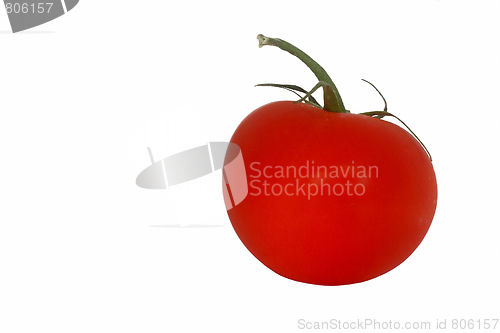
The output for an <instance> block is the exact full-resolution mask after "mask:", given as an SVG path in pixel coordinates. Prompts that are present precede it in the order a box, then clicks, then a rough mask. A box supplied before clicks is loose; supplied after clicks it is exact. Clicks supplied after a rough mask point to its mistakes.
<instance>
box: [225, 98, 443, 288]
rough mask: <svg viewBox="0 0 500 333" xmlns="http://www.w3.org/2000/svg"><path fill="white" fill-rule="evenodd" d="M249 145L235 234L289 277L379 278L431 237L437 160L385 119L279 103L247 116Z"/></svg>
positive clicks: (241, 135) (244, 143)
mask: <svg viewBox="0 0 500 333" xmlns="http://www.w3.org/2000/svg"><path fill="white" fill-rule="evenodd" d="M231 142H233V143H235V144H237V145H238V146H239V147H240V148H241V153H242V156H243V160H244V164H245V169H246V176H247V184H248V195H247V197H246V198H245V200H243V201H242V202H241V203H239V204H238V205H237V206H236V207H234V208H232V209H230V210H229V211H228V215H229V218H230V220H231V223H232V225H233V227H234V230H235V231H236V234H237V235H238V237H239V238H240V239H241V241H242V242H243V244H244V245H245V246H246V248H247V249H248V250H249V251H250V252H251V253H252V254H253V255H254V256H255V257H256V258H257V259H258V260H260V261H261V262H262V263H263V264H264V265H265V266H267V267H268V268H270V269H271V270H273V271H274V272H276V273H277V274H280V275H282V276H284V277H286V278H289V279H292V280H295V281H300V282H305V283H311V284H319V285H344V284H352V283H357V282H362V281H366V280H369V279H373V278H375V277H377V276H380V275H382V274H384V273H386V272H388V271H390V270H392V269H393V268H395V267H396V266H398V265H399V264H401V263H402V262H403V261H404V260H406V258H408V257H409V256H410V255H411V254H412V252H413V251H415V249H416V248H417V247H418V245H419V244H420V242H421V241H422V240H423V238H424V237H425V235H426V233H427V231H428V229H429V227H430V225H431V221H432V219H433V216H434V212H435V209H436V202H437V185H436V177H435V174H434V169H433V166H432V163H431V161H430V159H429V156H428V155H427V153H426V151H425V150H424V149H423V148H422V146H421V145H420V143H419V142H418V141H417V140H416V139H415V138H414V137H413V136H412V135H411V134H410V133H409V132H407V131H406V130H404V129H403V128H401V127H399V126H397V125H395V124H393V123H390V122H387V121H385V120H382V119H378V118H372V117H369V116H365V115H358V114H350V113H334V112H327V111H324V110H322V109H320V108H317V107H314V106H311V105H309V104H306V103H295V104H294V103H292V102H290V101H280V102H273V103H269V104H267V105H264V106H262V107H260V108H258V109H257V110H255V111H253V112H252V113H251V114H249V115H248V116H247V117H246V118H245V119H244V120H243V121H242V122H241V124H240V125H239V126H238V128H237V129H236V131H235V132H234V134H233V136H232V138H231Z"/></svg>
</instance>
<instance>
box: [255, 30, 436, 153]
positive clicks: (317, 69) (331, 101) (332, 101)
mask: <svg viewBox="0 0 500 333" xmlns="http://www.w3.org/2000/svg"><path fill="white" fill-rule="evenodd" d="M257 39H258V40H259V47H262V46H264V45H271V46H277V47H279V48H280V49H282V50H283V51H287V52H288V53H290V54H292V55H294V56H296V57H297V58H299V59H300V60H301V61H302V62H303V63H304V64H306V66H307V67H309V69H310V70H311V71H312V72H313V73H314V75H316V78H317V79H318V80H319V82H318V83H317V84H316V85H315V86H314V88H313V89H312V90H311V91H309V92H306V91H305V90H304V89H302V88H300V87H298V86H295V85H290V84H272V83H265V84H258V85H257V86H272V87H279V88H284V89H287V90H289V91H292V92H293V93H295V94H297V92H296V91H299V92H302V93H305V96H304V97H302V98H301V99H299V100H298V101H297V102H296V103H298V102H303V101H305V102H307V103H309V104H312V105H314V106H317V107H320V108H321V106H320V105H319V104H318V102H317V101H316V100H315V99H314V98H313V97H312V94H313V93H314V92H315V91H316V90H318V89H319V88H321V87H322V88H323V97H324V107H323V110H325V111H329V112H337V113H350V112H349V111H348V110H346V109H345V107H344V103H343V102H342V98H341V97H340V94H339V91H338V90H337V87H335V84H334V83H333V81H332V79H331V78H330V76H329V75H328V73H327V72H326V71H325V69H324V68H323V67H321V66H320V65H319V64H318V63H317V62H316V61H314V60H313V59H312V58H311V57H310V56H308V55H307V54H305V53H304V52H303V51H301V50H300V49H299V48H297V47H295V46H293V45H292V44H290V43H288V42H285V41H284V40H282V39H279V38H270V37H266V36H264V35H258V36H257ZM363 81H365V82H367V83H369V84H370V85H371V86H372V87H373V88H375V90H377V92H378V93H379V94H380V96H381V97H382V99H383V100H384V104H385V107H384V111H369V112H362V113H360V115H364V116H368V117H374V118H379V119H380V118H383V117H387V116H389V117H394V118H396V119H397V120H399V121H400V122H401V123H402V124H403V125H404V126H405V127H406V128H407V129H408V130H409V131H410V133H411V134H413V136H414V137H415V138H416V139H417V140H418V142H419V143H420V144H421V145H422V147H423V148H424V149H425V151H426V152H427V154H428V155H429V159H430V160H431V162H432V156H431V154H430V152H429V150H428V149H427V147H425V145H424V143H423V142H422V141H421V140H420V139H419V138H418V136H417V135H416V134H415V133H414V132H413V131H412V130H411V129H410V127H409V126H408V125H406V124H405V123H404V122H403V121H402V120H401V119H399V118H398V117H396V116H395V115H394V114H392V113H389V112H387V101H386V100H385V98H384V96H383V95H382V93H381V92H380V91H379V90H378V89H377V87H375V86H374V85H373V84H372V83H371V82H369V81H367V80H364V79H363ZM297 95H298V94H297ZM299 96H300V95H299Z"/></svg>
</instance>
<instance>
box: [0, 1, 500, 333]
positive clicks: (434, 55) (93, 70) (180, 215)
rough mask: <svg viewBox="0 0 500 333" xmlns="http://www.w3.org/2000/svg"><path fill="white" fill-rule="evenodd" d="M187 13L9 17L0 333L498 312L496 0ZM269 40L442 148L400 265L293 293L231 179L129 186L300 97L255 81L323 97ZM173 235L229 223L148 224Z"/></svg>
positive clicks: (213, 328) (212, 327) (168, 5)
mask: <svg viewBox="0 0 500 333" xmlns="http://www.w3.org/2000/svg"><path fill="white" fill-rule="evenodd" d="M173 3H174V2H173V1H139V2H137V1H123V0H121V1H118V0H107V1H87V0H82V1H81V2H80V4H78V5H77V7H75V8H74V9H73V10H72V11H70V12H69V13H68V14H66V15H64V16H62V17H60V18H59V19H56V20H54V21H52V22H49V23H47V24H45V25H42V26H39V27H36V28H34V29H31V30H29V31H26V32H23V33H19V34H12V33H11V32H10V31H9V30H10V25H9V22H8V19H7V15H6V14H5V12H4V11H1V10H0V30H1V32H2V33H1V34H0V66H1V67H0V112H1V118H0V148H1V150H0V152H1V155H0V159H1V163H0V168H1V169H0V170H1V172H0V196H1V198H0V332H5V333H11V332H65V333H67V332H141V333H142V332H148V333H154V332H165V333H166V332H238V333H239V332H296V331H307V330H300V329H299V328H298V320H299V319H305V320H306V321H311V322H312V321H328V320H330V319H338V320H342V321H350V320H357V319H361V320H364V319H365V318H369V319H374V320H375V319H376V320H378V321H380V322H382V321H387V322H388V321H389V320H391V321H392V322H395V321H398V322H400V323H404V322H406V321H410V322H414V321H417V322H420V321H429V322H431V324H432V327H433V329H434V328H435V326H436V320H440V321H443V320H445V319H446V320H447V328H448V331H453V330H452V329H451V324H452V323H451V321H452V320H453V319H489V318H500V301H499V296H500V287H499V281H500V269H499V259H498V257H499V254H500V237H499V234H500V213H499V199H500V195H499V186H500V177H499V171H498V170H499V169H500V168H499V167H500V159H499V154H498V153H499V147H498V144H499V141H500V140H499V126H500V125H499V124H500V110H499V109H500V108H499V105H500V103H499V99H500V96H499V95H500V62H499V59H500V47H499V45H500V44H499V42H500V38H499V34H498V33H499V31H500V23H499V20H498V14H499V13H500V2H498V1H452V0H441V1H430V0H429V1H347V0H346V1H307V2H304V1H302V2H296V1H247V2H244V3H243V2H239V1H176V2H175V3H176V4H173ZM259 33H262V34H264V35H266V36H270V37H277V38H282V39H284V40H287V41H289V42H291V43H292V44H294V45H296V46H298V47H300V48H301V49H302V50H304V51H306V52H307V53H308V54H309V55H311V56H312V57H313V58H315V60H317V61H318V62H319V63H320V64H321V65H322V66H323V67H324V68H325V69H327V70H328V72H329V74H330V76H331V77H332V78H333V80H334V82H335V83H336V85H337V87H338V89H339V91H340V93H341V95H342V97H343V99H344V103H345V105H346V107H347V108H348V109H350V110H351V112H353V113H358V112H363V111H373V110H381V109H382V108H383V102H382V100H381V98H380V97H379V96H378V94H377V93H376V91H375V90H374V89H373V88H371V87H370V86H369V85H368V84H367V83H365V82H363V81H361V79H367V80H369V81H371V82H372V83H374V84H375V85H376V86H377V87H378V88H379V89H380V90H381V91H382V93H383V94H384V95H385V97H386V99H387V100H388V104H389V111H390V112H393V113H395V114H396V115H398V116H399V117H401V118H402V119H404V120H405V122H406V123H407V124H409V125H410V127H411V128H412V129H413V130H414V131H415V132H416V133H417V134H418V135H419V137H420V139H422V141H423V142H424V143H425V144H426V146H427V147H428V149H429V150H430V152H431V153H432V155H433V158H434V162H433V164H434V167H435V171H436V175H437V180H438V189H439V198H438V207H437V211H436V215H435V218H434V221H433V224H432V226H431V228H430V230H429V232H428V234H427V236H426V238H425V239H424V241H423V242H422V244H421V245H420V247H419V248H418V249H417V250H416V251H415V253H414V254H413V255H412V256H411V257H410V258H409V259H408V260H407V261H405V262H404V263H403V264H402V265H401V266H399V267H397V268H396V269H394V270H393V271H391V272H389V273H387V274H385V275H383V276H381V277H378V278H376V279H374V280H371V281H368V282H364V283H361V284H356V285H350V286H340V287H324V286H314V285H307V284H302V283H298V282H294V281H291V280H288V279H285V278H283V277H281V276H278V275H276V274H275V273H273V272H272V271H270V270H269V269H267V268H266V267H264V266H263V265H262V264H261V263H260V262H259V261H258V260H257V259H255V258H254V257H253V256H252V255H251V254H250V252H248V251H247V250H246V248H245V247H244V246H243V245H242V243H241V242H240V240H239V239H238V237H237V236H236V234H235V232H234V230H233V229H232V227H231V224H230V222H229V219H228V217H227V213H226V211H225V208H224V204H223V200H222V193H221V180H220V177H221V175H220V173H217V174H213V175H210V176H207V177H204V178H200V179H198V180H195V181H192V182H189V183H185V184H182V185H178V186H176V187H173V188H171V189H169V190H167V191H153V190H144V189H141V188H138V187H137V186H136V185H135V178H136V176H137V174H138V173H139V172H141V171H142V170H143V169H144V168H145V167H147V166H148V165H149V164H150V160H149V156H148V152H147V148H146V147H151V148H152V150H153V153H154V156H155V158H156V159H160V158H164V157H166V156H169V155H171V154H174V153H177V152H180V151H183V150H185V149H188V148H192V147H196V146H200V145H203V144H205V143H206V142H207V141H227V140H229V138H230V137H231V135H232V133H233V131H234V130H235V128H236V127H237V126H238V124H239V122H240V121H241V120H242V119H243V118H244V117H245V116H246V115H247V114H248V113H250V112H251V111H252V110H254V109H255V108H257V107H259V106H261V105H263V104H265V103H268V102H271V101H274V100H283V99H294V98H295V97H294V95H293V94H291V93H289V92H287V91H284V90H283V91H282V90H280V89H277V88H265V87H257V88H255V87H254V85H255V84H257V83H264V82H274V83H289V84H297V85H300V86H302V87H304V88H312V87H313V86H314V84H315V83H316V80H315V77H314V75H313V74H312V73H310V72H309V70H308V69H307V68H306V67H305V66H304V65H303V64H302V63H301V62H300V61H299V60H297V59H296V58H294V57H292V56H291V55H289V54H287V53H285V52H283V51H281V50H279V49H277V48H273V47H264V48H262V49H259V48H258V47H257V45H258V41H257V39H256V35H257V34H259ZM318 99H319V100H320V99H321V94H319V97H318ZM171 224H179V225H184V226H185V225H189V224H202V225H206V226H208V225H221V227H212V228H208V227H207V228H181V227H179V228H165V227H152V226H158V225H171ZM476 325H477V324H476ZM476 327H477V326H476ZM327 331H328V330H327ZM336 331H340V330H336ZM350 331H355V330H350ZM365 331H374V330H365ZM466 331H471V332H472V331H477V330H466ZM489 331H492V330H489ZM496 331H497V332H498V331H500V323H499V324H498V325H497V328H496Z"/></svg>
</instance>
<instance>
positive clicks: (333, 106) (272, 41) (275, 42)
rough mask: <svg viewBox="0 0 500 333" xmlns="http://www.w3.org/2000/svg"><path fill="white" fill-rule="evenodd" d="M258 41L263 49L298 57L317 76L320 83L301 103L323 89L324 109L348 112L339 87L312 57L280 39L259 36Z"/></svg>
mask: <svg viewBox="0 0 500 333" xmlns="http://www.w3.org/2000/svg"><path fill="white" fill-rule="evenodd" d="M257 39H258V40H259V47H262V46H264V45H271V46H277V47H279V48H280V49H282V50H283V51H287V52H289V53H290V54H292V55H294V56H296V57H297V58H299V59H300V60H301V61H302V62H303V63H304V64H306V66H307V67H309V69H310V70H311V71H312V72H313V73H314V75H316V78H317V79H318V80H319V83H318V84H317V85H316V86H315V87H314V88H313V90H312V91H311V92H310V93H308V95H306V96H305V97H303V98H302V99H301V100H300V101H302V100H304V99H305V98H307V97H309V96H310V95H311V94H312V93H313V92H314V91H316V90H317V89H318V88H320V87H323V97H324V102H325V103H324V107H323V109H324V110H325V111H330V112H339V113H347V110H346V109H345V107H344V103H343V102H342V98H341V97H340V94H339V91H338V90H337V87H335V84H334V83H333V81H332V79H331V78H330V76H329V75H328V73H327V72H326V71H325V70H324V68H323V67H321V66H320V65H319V64H318V63H317V62H316V61H314V60H313V59H312V58H311V57H310V56H308V55H307V54H306V53H304V52H303V51H301V50H300V49H299V48H297V47H295V46H293V45H292V44H290V43H288V42H285V41H284V40H282V39H279V38H270V37H266V36H264V35H258V36H257Z"/></svg>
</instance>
